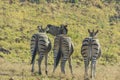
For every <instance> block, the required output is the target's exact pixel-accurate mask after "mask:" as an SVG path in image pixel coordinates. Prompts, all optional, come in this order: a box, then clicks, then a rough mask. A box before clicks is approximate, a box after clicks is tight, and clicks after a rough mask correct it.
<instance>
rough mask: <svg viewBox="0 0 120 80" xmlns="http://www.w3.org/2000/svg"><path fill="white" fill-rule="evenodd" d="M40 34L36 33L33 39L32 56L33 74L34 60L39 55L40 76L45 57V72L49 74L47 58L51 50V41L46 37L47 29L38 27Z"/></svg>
mask: <svg viewBox="0 0 120 80" xmlns="http://www.w3.org/2000/svg"><path fill="white" fill-rule="evenodd" d="M38 30H39V33H36V34H34V35H33V36H32V38H31V54H32V60H31V64H32V72H33V71H34V63H35V61H34V59H35V56H36V54H37V53H38V54H39V59H38V66H39V74H41V62H42V59H43V57H44V55H45V72H46V74H47V56H48V52H49V51H50V50H51V41H50V39H49V38H48V36H47V35H46V33H45V32H46V29H43V28H42V27H41V26H38Z"/></svg>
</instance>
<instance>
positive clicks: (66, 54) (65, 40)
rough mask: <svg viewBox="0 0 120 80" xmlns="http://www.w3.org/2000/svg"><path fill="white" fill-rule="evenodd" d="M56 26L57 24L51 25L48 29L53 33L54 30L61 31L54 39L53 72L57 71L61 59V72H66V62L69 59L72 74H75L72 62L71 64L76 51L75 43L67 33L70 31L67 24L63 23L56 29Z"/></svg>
mask: <svg viewBox="0 0 120 80" xmlns="http://www.w3.org/2000/svg"><path fill="white" fill-rule="evenodd" d="M54 27H55V26H50V27H49V31H48V32H49V33H50V34H52V35H53V33H52V32H51V31H52V30H53V31H55V32H58V33H59V34H58V35H56V36H55V39H54V49H53V52H54V68H53V73H54V72H55V70H56V68H57V65H58V64H59V61H60V59H61V72H62V73H63V74H65V70H64V68H65V63H66V61H67V60H68V63H69V68H70V71H71V74H73V71H72V64H71V55H72V53H73V52H74V49H73V43H72V41H71V38H70V37H68V36H67V35H66V34H67V32H68V29H67V25H61V26H60V27H59V29H56V28H54Z"/></svg>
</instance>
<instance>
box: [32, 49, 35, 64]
mask: <svg viewBox="0 0 120 80" xmlns="http://www.w3.org/2000/svg"><path fill="white" fill-rule="evenodd" d="M35 57H36V50H35V52H34V53H33V54H32V60H31V64H33V62H34V60H35Z"/></svg>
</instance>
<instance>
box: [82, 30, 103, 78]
mask: <svg viewBox="0 0 120 80" xmlns="http://www.w3.org/2000/svg"><path fill="white" fill-rule="evenodd" d="M88 32H89V37H87V38H85V39H84V40H83V42H82V47H81V54H82V56H83V58H84V64H85V79H86V80H87V79H88V66H89V63H90V61H91V78H94V77H95V68H96V60H97V59H98V58H99V57H100V56H101V48H100V44H99V40H98V39H97V37H96V35H97V33H98V30H97V31H96V32H94V30H93V31H92V32H91V31H90V30H89V29H88Z"/></svg>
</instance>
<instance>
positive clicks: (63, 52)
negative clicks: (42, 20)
mask: <svg viewBox="0 0 120 80" xmlns="http://www.w3.org/2000/svg"><path fill="white" fill-rule="evenodd" d="M73 51H74V50H73V44H72V41H71V38H70V37H66V36H64V35H59V36H56V37H55V40H54V58H55V59H57V58H60V57H62V58H63V59H64V60H67V59H68V58H69V57H70V55H71V54H72V53H73ZM58 55H59V56H58Z"/></svg>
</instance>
